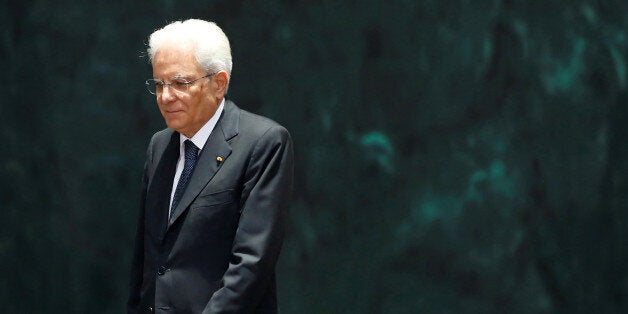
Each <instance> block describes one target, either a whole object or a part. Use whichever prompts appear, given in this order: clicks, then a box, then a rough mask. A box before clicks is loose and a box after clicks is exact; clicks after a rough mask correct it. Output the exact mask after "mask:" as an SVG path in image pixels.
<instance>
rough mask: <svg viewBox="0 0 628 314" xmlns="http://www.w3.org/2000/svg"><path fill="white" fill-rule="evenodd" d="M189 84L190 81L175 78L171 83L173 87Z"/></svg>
mask: <svg viewBox="0 0 628 314" xmlns="http://www.w3.org/2000/svg"><path fill="white" fill-rule="evenodd" d="M188 84H190V82H188V81H184V80H177V81H173V82H172V85H174V86H175V87H184V86H185V85H188Z"/></svg>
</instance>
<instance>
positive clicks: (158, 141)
mask: <svg viewBox="0 0 628 314" xmlns="http://www.w3.org/2000/svg"><path fill="white" fill-rule="evenodd" d="M173 134H174V130H173V129H169V128H166V129H163V130H161V131H158V132H156V133H155V134H153V137H152V138H151V139H150V144H149V147H151V148H155V147H157V148H158V147H165V146H167V145H168V143H169V142H170V139H171V138H172V135H173Z"/></svg>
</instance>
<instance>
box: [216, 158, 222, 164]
mask: <svg viewBox="0 0 628 314" xmlns="http://www.w3.org/2000/svg"><path fill="white" fill-rule="evenodd" d="M222 161H223V159H222V157H220V156H217V157H216V162H217V163H218V164H219V165H220V164H221V163H222Z"/></svg>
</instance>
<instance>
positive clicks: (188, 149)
mask: <svg viewBox="0 0 628 314" xmlns="http://www.w3.org/2000/svg"><path fill="white" fill-rule="evenodd" d="M183 144H184V145H185V161H186V162H187V161H188V159H190V160H192V159H193V160H196V159H197V157H198V147H196V145H194V143H192V141H190V140H185V142H183Z"/></svg>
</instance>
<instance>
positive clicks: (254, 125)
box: [229, 102, 290, 140]
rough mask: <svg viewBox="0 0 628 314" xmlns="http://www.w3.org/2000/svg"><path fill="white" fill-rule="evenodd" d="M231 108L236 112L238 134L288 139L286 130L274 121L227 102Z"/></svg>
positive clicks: (257, 137)
mask: <svg viewBox="0 0 628 314" xmlns="http://www.w3.org/2000/svg"><path fill="white" fill-rule="evenodd" d="M229 103H230V106H232V108H231V109H232V110H236V111H237V112H238V114H237V116H238V131H237V132H238V136H240V137H245V138H248V139H251V140H253V139H261V138H281V139H284V140H289V138H290V133H289V132H288V130H287V129H286V128H285V127H284V126H282V125H281V124H279V123H277V122H276V121H274V120H272V119H270V118H267V117H264V116H262V115H259V114H255V113H252V112H249V111H247V110H244V109H240V108H239V107H237V106H236V105H235V104H233V103H232V102H229Z"/></svg>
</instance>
